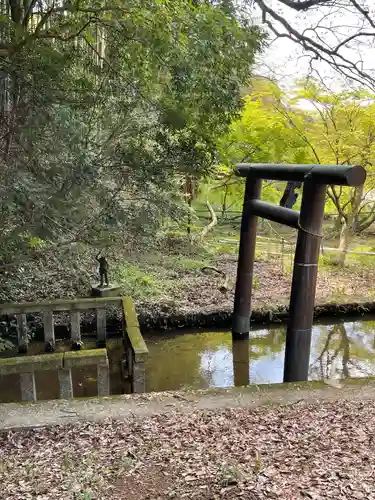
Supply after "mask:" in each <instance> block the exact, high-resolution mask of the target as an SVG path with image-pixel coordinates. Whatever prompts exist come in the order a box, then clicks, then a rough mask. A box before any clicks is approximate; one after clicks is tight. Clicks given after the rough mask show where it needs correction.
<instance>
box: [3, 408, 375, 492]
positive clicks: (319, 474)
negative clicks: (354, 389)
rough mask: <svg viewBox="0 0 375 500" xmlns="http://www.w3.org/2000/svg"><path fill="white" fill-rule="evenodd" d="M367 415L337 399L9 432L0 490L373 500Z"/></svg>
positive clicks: (373, 452) (369, 411) (373, 411)
mask: <svg viewBox="0 0 375 500" xmlns="http://www.w3.org/2000/svg"><path fill="white" fill-rule="evenodd" d="M374 415H375V403H374V401H361V402H358V401H351V402H350V401H336V402H331V403H327V402H326V403H323V404H322V403H320V404H319V403H315V404H306V403H299V404H298V403H297V404H295V405H292V406H285V407H277V408H267V407H261V408H259V409H256V410H249V409H246V408H238V409H225V410H216V411H196V412H194V413H190V414H181V413H179V414H178V415H176V413H171V414H158V415H153V416H151V417H146V418H139V417H133V418H129V419H128V421H127V422H126V423H124V422H119V421H114V420H109V421H106V422H103V423H81V424H74V425H69V426H65V427H52V428H49V429H39V430H31V431H26V432H22V433H11V432H9V433H8V434H5V435H3V436H2V437H1V438H0V456H1V460H0V477H1V485H2V487H1V490H0V498H1V499H4V500H8V499H13V500H21V499H22V500H28V499H38V500H52V499H53V500H70V499H72V500H73V499H83V500H94V499H96V500H104V499H111V500H120V499H125V498H126V499H127V500H146V499H148V500H162V499H163V500H164V499H171V498H175V499H182V498H186V499H202V500H204V499H206V500H209V499H211V500H214V499H234V498H242V499H249V500H255V499H266V498H282V499H296V500H297V499H305V498H310V499H320V498H330V499H335V500H336V499H374V498H375V491H374V488H373V485H374V480H375V470H374V468H373V462H374V457H375V445H374V438H373V428H374V423H375V422H374V418H375V417H374Z"/></svg>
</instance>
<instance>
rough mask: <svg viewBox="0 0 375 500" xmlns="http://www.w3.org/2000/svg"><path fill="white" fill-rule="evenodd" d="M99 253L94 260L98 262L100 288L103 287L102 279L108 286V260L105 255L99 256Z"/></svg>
mask: <svg viewBox="0 0 375 500" xmlns="http://www.w3.org/2000/svg"><path fill="white" fill-rule="evenodd" d="M100 253H101V252H99V253H98V255H97V256H96V260H97V261H98V262H99V274H100V285H99V287H100V288H103V286H104V281H105V285H106V286H109V283H108V261H107V259H106V258H105V257H103V256H102V257H100Z"/></svg>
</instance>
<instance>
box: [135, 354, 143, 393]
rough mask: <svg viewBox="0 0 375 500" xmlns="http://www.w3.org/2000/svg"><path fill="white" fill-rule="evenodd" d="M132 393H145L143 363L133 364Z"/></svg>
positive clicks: (136, 362)
mask: <svg viewBox="0 0 375 500" xmlns="http://www.w3.org/2000/svg"><path fill="white" fill-rule="evenodd" d="M133 392H134V393H142V392H146V370H145V363H144V361H134V363H133Z"/></svg>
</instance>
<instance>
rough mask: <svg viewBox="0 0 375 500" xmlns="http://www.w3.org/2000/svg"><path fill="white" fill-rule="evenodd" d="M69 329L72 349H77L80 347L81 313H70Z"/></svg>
mask: <svg viewBox="0 0 375 500" xmlns="http://www.w3.org/2000/svg"><path fill="white" fill-rule="evenodd" d="M70 328H71V338H72V348H73V349H79V348H80V347H81V344H80V343H81V313H80V311H72V312H71V313H70Z"/></svg>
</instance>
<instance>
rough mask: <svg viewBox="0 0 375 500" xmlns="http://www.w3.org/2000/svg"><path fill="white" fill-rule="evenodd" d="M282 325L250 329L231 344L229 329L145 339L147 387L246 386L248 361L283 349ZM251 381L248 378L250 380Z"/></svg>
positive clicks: (150, 388)
mask: <svg viewBox="0 0 375 500" xmlns="http://www.w3.org/2000/svg"><path fill="white" fill-rule="evenodd" d="M284 343H285V331H284V328H273V329H270V330H261V331H254V332H253V333H252V336H251V338H250V340H249V341H248V342H243V341H239V343H235V345H234V346H233V345H232V336H231V334H230V333H229V332H200V333H196V334H179V335H170V336H168V337H167V338H165V337H164V338H157V339H156V338H153V339H148V341H147V345H148V348H149V350H150V356H149V358H148V360H147V365H146V374H147V390H148V391H161V390H172V389H180V388H189V387H195V388H197V387H202V388H204V387H212V386H229V385H232V384H233V378H234V379H235V380H234V383H235V384H236V385H246V384H247V383H248V377H249V371H250V365H251V363H252V361H256V360H258V359H261V358H268V359H271V360H272V358H273V357H275V356H276V355H277V354H279V353H280V352H282V351H283V349H284ZM250 382H251V381H250Z"/></svg>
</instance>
